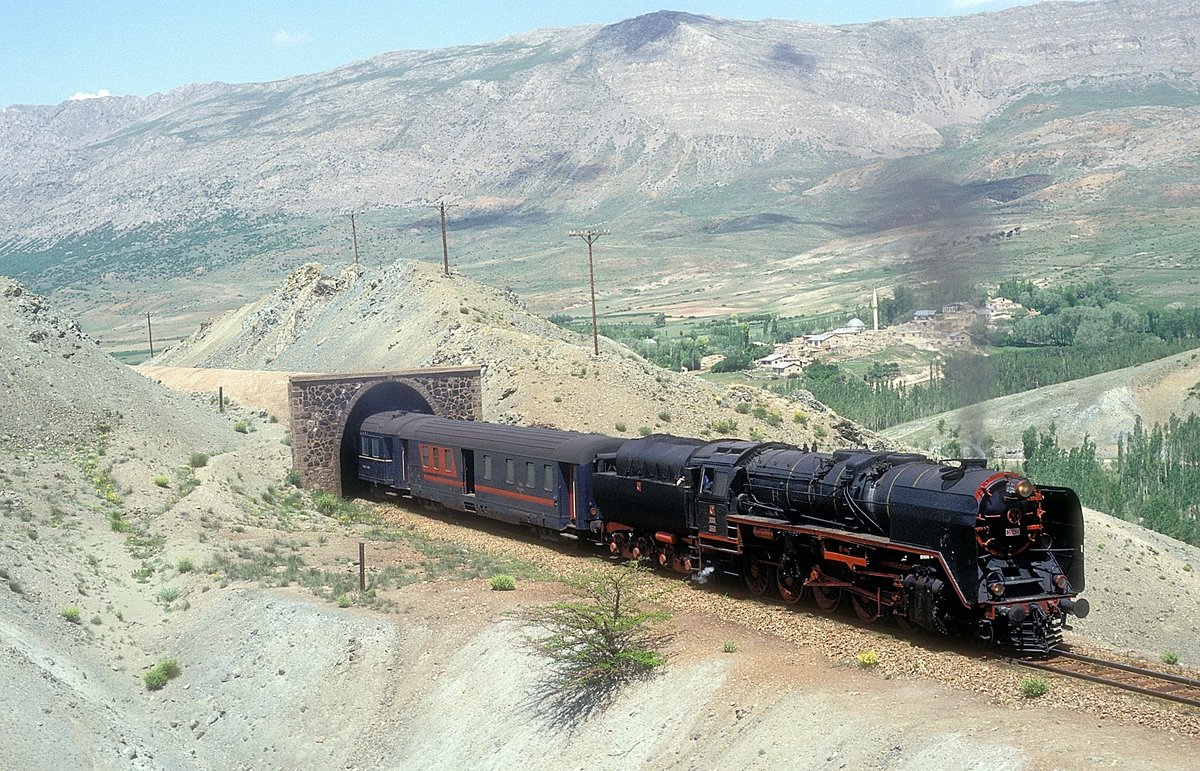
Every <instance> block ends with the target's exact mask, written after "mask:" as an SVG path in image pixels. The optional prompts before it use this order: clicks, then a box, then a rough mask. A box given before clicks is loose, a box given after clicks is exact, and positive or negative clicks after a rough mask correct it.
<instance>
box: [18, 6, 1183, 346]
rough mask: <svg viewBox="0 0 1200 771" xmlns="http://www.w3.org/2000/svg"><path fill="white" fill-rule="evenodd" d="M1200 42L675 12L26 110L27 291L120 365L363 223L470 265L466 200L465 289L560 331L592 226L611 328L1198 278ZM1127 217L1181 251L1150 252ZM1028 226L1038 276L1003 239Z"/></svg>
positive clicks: (413, 248)
mask: <svg viewBox="0 0 1200 771" xmlns="http://www.w3.org/2000/svg"><path fill="white" fill-rule="evenodd" d="M1198 30H1200V10H1198V9H1197V7H1196V6H1195V4H1193V3H1191V2H1187V1H1186V0H1148V1H1143V0H1138V1H1137V2H1133V1H1132V0H1106V1H1104V2H1094V3H1045V4H1040V5H1036V6H1030V7H1021V8H1015V9H1012V10H1009V11H1005V12H1003V13H994V14H977V15H972V16H967V17H957V18H952V19H907V20H895V21H885V22H878V23H872V24H862V25H850V26H840V27H828V26H821V25H816V24H808V23H802V22H785V21H763V22H746V21H737V20H727V19H716V18H710V17H705V16H696V15H691V14H685V13H677V12H668V11H664V12H660V13H655V14H650V15H647V16H641V17H638V18H634V19H630V20H627V21H624V22H620V23H617V24H613V25H609V26H604V27H596V26H591V27H578V28H572V29H563V30H540V31H535V32H530V33H528V34H524V35H518V36H515V37H511V38H507V39H504V40H500V41H497V42H494V43H489V44H484V45H476V46H464V47H458V48H450V49H442V50H434V51H419V52H418V51H401V52H395V53H389V54H384V55H381V56H378V57H374V58H372V59H369V60H366V61H363V62H358V63H355V64H351V65H348V66H345V67H340V68H337V69H335V70H331V71H329V72H324V73H318V74H314V75H304V76H299V77H294V78H289V79H285V80H280V81H276V82H272V83H262V84H245V85H226V84H220V83H215V84H208V85H194V86H187V87H184V88H181V89H177V90H175V91H172V92H170V93H167V94H162V95H155V96H152V97H150V98H147V99H137V98H132V97H121V98H106V99H93V100H87V101H79V102H65V103H63V104H60V105H57V106H32V107H30V106H13V107H9V108H7V109H5V110H3V111H2V112H0V272H3V273H6V274H9V275H13V276H16V277H18V278H20V279H21V280H23V281H24V282H26V283H27V284H29V285H31V286H33V287H34V288H36V289H38V290H40V291H58V292H60V293H62V297H61V300H62V302H64V303H66V304H67V305H68V307H72V308H73V309H75V310H77V311H78V312H80V313H82V314H83V317H84V319H85V322H86V323H89V324H91V325H94V326H96V327H97V328H100V329H103V330H104V331H105V332H109V331H112V332H113V333H114V336H115V337H117V338H121V337H125V338H132V337H133V336H134V334H133V333H132V332H127V331H122V330H121V329H120V327H121V326H122V324H123V323H124V322H123V321H122V320H121V319H119V318H117V317H115V316H113V315H112V314H111V313H110V311H109V310H107V309H105V308H103V307H101V306H102V305H103V304H104V303H106V302H111V300H112V298H113V297H117V298H120V299H121V301H122V302H124V301H126V300H128V301H129V302H130V303H131V304H133V305H137V306H138V307H145V308H147V309H154V310H161V311H162V312H163V315H165V316H169V317H170V319H171V321H166V320H164V323H168V324H169V323H174V324H176V326H174V327H172V328H171V329H170V331H171V332H172V333H174V334H182V330H183V329H184V328H185V327H187V326H190V325H193V324H194V323H195V322H197V321H198V320H199V319H200V318H203V317H204V316H205V315H207V314H208V313H210V312H212V311H213V310H221V309H227V308H231V307H236V306H237V305H240V304H241V303H242V302H244V301H245V299H246V298H247V296H250V297H252V296H254V295H256V294H258V293H259V292H261V291H265V290H266V289H267V288H268V287H270V286H272V285H275V284H277V283H278V281H279V280H280V278H281V277H282V275H284V274H285V273H286V271H288V270H290V269H292V268H294V267H295V266H296V265H298V264H301V263H302V262H304V261H307V260H310V259H321V260H322V261H328V258H329V257H330V256H331V254H332V255H336V257H337V258H338V259H340V260H342V261H349V260H350V259H351V255H352V247H351V243H350V241H351V233H350V223H349V221H348V216H347V215H348V214H349V213H350V212H351V211H356V212H360V213H361V214H360V216H359V217H358V223H357V225H358V228H359V230H358V232H357V234H356V235H357V238H358V241H359V243H360V246H361V247H362V252H363V254H362V259H364V260H368V261H374V262H375V263H376V264H379V263H384V264H387V263H390V262H391V260H393V259H395V257H397V256H404V257H420V258H424V259H437V258H439V257H440V251H441V249H440V246H441V244H440V243H439V242H438V236H437V231H436V215H435V214H434V213H433V212H432V210H430V209H427V208H421V207H420V206H419V205H418V204H420V203H421V202H422V201H426V200H429V199H438V198H442V197H446V198H448V199H450V200H452V201H453V202H455V203H457V204H458V206H457V207H455V208H452V209H451V210H450V230H451V238H452V247H453V254H454V260H455V265H456V267H458V268H460V269H461V270H464V271H467V272H469V273H470V274H471V275H473V276H475V277H477V278H481V279H484V280H487V281H489V282H490V283H493V284H498V285H509V286H511V287H513V288H514V289H515V290H517V291H518V292H519V293H520V294H522V295H524V296H527V297H529V298H530V300H531V302H532V303H533V305H534V307H535V308H536V309H537V310H541V311H552V310H557V309H562V308H571V307H574V306H576V305H577V304H578V303H579V302H580V301H581V300H582V298H583V297H584V291H583V286H584V285H583V283H582V281H581V280H580V276H579V268H578V265H579V260H580V251H581V250H580V248H579V245H578V243H577V242H575V243H572V242H571V240H570V239H568V238H567V236H566V231H567V230H568V229H570V228H573V227H578V226H580V225H585V224H591V223H603V224H605V225H606V226H607V227H609V228H610V229H611V230H612V231H613V234H612V237H611V238H609V239H608V240H606V241H602V242H601V254H602V255H603V259H604V260H605V261H606V262H605V264H604V265H603V267H602V269H601V271H600V277H601V278H602V279H605V280H604V281H603V282H602V284H603V285H602V286H601V288H600V300H601V303H602V305H603V307H604V309H605V310H606V312H607V313H609V314H618V313H622V312H638V311H645V310H647V309H650V308H653V309H663V310H666V311H667V312H668V313H673V314H674V313H677V314H679V315H689V314H691V313H698V314H710V313H721V312H729V311H730V310H739V309H748V308H756V309H761V308H764V307H765V308H768V309H773V310H779V311H783V312H796V311H802V310H806V309H812V308H814V307H817V306H819V305H823V304H827V303H829V302H836V303H843V304H845V303H852V302H855V301H860V300H861V298H860V297H859V296H858V295H860V294H861V292H862V291H863V290H864V288H865V287H866V286H869V284H870V283H881V280H882V283H887V282H891V281H896V280H915V281H917V282H925V281H931V280H934V279H933V278H931V277H930V276H928V275H926V273H927V268H926V265H925V261H926V260H927V259H928V258H930V257H932V256H936V257H937V258H938V259H939V261H942V262H944V261H945V258H946V257H958V258H962V260H964V261H966V262H969V261H970V260H981V261H983V262H985V263H986V264H988V265H989V266H996V265H1009V263H1010V262H1012V261H1014V260H1017V258H1018V257H1020V256H1021V255H1023V254H1025V253H1027V252H1033V253H1036V254H1040V255H1043V257H1044V259H1043V262H1044V261H1046V260H1050V261H1053V258H1057V257H1059V256H1060V255H1062V254H1063V253H1064V251H1067V252H1070V253H1071V254H1072V259H1075V258H1076V257H1079V258H1080V259H1082V260H1083V261H1088V260H1090V261H1092V262H1094V258H1095V257H1096V256H1097V255H1099V256H1101V257H1104V258H1105V259H1108V260H1110V261H1113V264H1114V265H1115V266H1116V267H1118V268H1122V269H1123V268H1125V267H1127V265H1126V262H1123V260H1126V259H1127V258H1128V257H1129V255H1128V254H1125V253H1124V252H1126V251H1129V252H1131V253H1132V252H1141V251H1146V252H1147V255H1142V257H1141V258H1139V262H1142V263H1145V262H1147V261H1149V262H1151V263H1154V262H1155V261H1159V260H1162V261H1165V262H1167V263H1169V262H1170V261H1172V260H1175V259H1176V258H1177V255H1178V250H1179V249H1180V248H1181V243H1182V240H1183V239H1184V238H1185V236H1184V235H1183V234H1184V233H1185V229H1184V228H1183V226H1182V225H1181V224H1180V222H1181V221H1183V220H1186V217H1187V216H1190V215H1191V214H1193V213H1194V212H1195V208H1196V206H1197V202H1198V201H1200V187H1197V186H1196V185H1195V183H1194V182H1193V181H1192V179H1193V178H1194V171H1195V165H1196V161H1197V153H1198V149H1197V148H1198V146H1200V145H1198V143H1197V141H1196V140H1197V134H1198V132H1200V128H1198V127H1200V94H1198V88H1197V83H1196V80H1195V74H1196V62H1197V61H1200V52H1198V51H1197V32H1198ZM1164 210H1165V211H1164ZM1114 211H1119V212H1121V213H1122V215H1123V216H1122V220H1123V225H1124V224H1132V225H1133V226H1135V228H1136V231H1135V232H1136V233H1137V234H1138V235H1145V234H1147V233H1151V232H1152V233H1154V234H1156V235H1157V236H1158V243H1156V244H1150V245H1148V244H1144V243H1138V244H1132V245H1131V244H1129V243H1128V240H1129V233H1128V231H1125V230H1121V229H1118V227H1117V225H1116V224H1115V223H1113V222H1112V215H1113V213H1114ZM1125 215H1128V216H1125ZM1162 220H1166V221H1167V224H1166V226H1165V227H1164V226H1162V224H1161V222H1160V221H1162ZM1064 222H1072V223H1079V227H1077V228H1075V230H1078V231H1079V232H1074V231H1072V232H1066V231H1069V230H1071V228H1066V229H1064V225H1063V223H1064ZM1016 225H1021V226H1022V227H1020V228H1018V229H1017V231H1016V232H1020V233H1022V234H1024V235H1023V236H1022V238H1021V239H1018V241H1020V244H1018V247H1019V250H1017V247H1014V246H1013V245H1012V244H1010V243H1007V242H1005V241H1004V239H997V238H994V237H993V236H995V234H996V233H1007V232H1010V231H1013V229H1014V227H1015V226H1016ZM1072 237H1077V238H1072ZM1135 240H1136V239H1135ZM981 244H983V245H984V247H986V248H984V247H981V246H980V245H981ZM1126 247H1128V249H1127V248H1126ZM1015 250H1016V251H1015ZM1079 253H1082V254H1079ZM1089 264H1090V263H1089ZM1020 267H1021V269H1022V270H1031V271H1033V272H1035V273H1037V274H1049V273H1054V272H1056V270H1057V269H1056V268H1054V267H1053V266H1046V265H1041V264H1035V265H1032V266H1029V265H1026V264H1024V263H1022V264H1021V266H1020ZM835 273H836V280H829V278H830V276H833V275H834V274H835ZM798 276H799V277H804V278H805V279H807V281H806V285H805V286H804V287H803V290H802V291H801V290H799V289H798V288H797V287H796V282H797V277H798ZM814 276H815V280H813V278H814ZM663 280H668V281H674V282H676V283H675V285H674V286H671V287H670V288H669V291H662V290H661V286H658V287H656V286H655V285H656V284H657V283H658V282H660V281H663ZM748 280H753V281H755V284H754V286H753V291H752V292H749V293H747V292H746V285H747V281H748ZM680 281H683V282H684V283H682V284H680V283H679V282H680ZM191 282H198V283H200V284H203V285H205V286H206V287H210V288H211V287H216V288H217V290H216V291H212V290H210V291H209V292H207V293H206V292H200V293H193V292H190V291H188V288H189V286H190V285H191ZM234 288H239V289H241V290H243V291H244V294H243V295H242V296H241V297H239V298H227V297H224V296H223V295H225V294H226V293H228V292H231V291H233V289H234ZM97 289H100V290H102V294H100V295H97V293H96V290H97ZM73 290H79V291H73ZM681 293H687V294H689V295H695V296H694V297H689V298H687V301H686V302H684V301H681V300H680V299H679V296H680V294H681ZM209 295H211V296H209Z"/></svg>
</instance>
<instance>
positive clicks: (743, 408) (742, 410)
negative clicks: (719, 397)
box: [733, 402, 750, 415]
mask: <svg viewBox="0 0 1200 771" xmlns="http://www.w3.org/2000/svg"><path fill="white" fill-rule="evenodd" d="M733 411H734V412H736V413H738V414H739V415H749V414H750V405H749V404H746V403H745V402H738V404H737V406H736V407H734V408H733Z"/></svg>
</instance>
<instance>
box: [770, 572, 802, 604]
mask: <svg viewBox="0 0 1200 771" xmlns="http://www.w3.org/2000/svg"><path fill="white" fill-rule="evenodd" d="M775 587H776V588H777V589H778V590H779V596H780V597H782V598H783V601H784V602H786V603H787V604H788V605H795V604H796V603H797V602H800V599H801V598H802V597H804V582H803V581H801V580H800V579H799V578H798V577H795V576H788V575H784V573H783V571H781V570H780V571H776V572H775Z"/></svg>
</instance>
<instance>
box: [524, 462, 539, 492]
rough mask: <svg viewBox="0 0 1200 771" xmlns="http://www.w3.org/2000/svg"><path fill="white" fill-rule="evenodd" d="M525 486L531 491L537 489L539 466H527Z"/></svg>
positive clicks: (530, 464)
mask: <svg viewBox="0 0 1200 771" xmlns="http://www.w3.org/2000/svg"><path fill="white" fill-rule="evenodd" d="M525 486H526V487H528V488H529V489H530V490H533V489H535V488H536V487H537V466H535V465H533V464H532V463H526V464H525Z"/></svg>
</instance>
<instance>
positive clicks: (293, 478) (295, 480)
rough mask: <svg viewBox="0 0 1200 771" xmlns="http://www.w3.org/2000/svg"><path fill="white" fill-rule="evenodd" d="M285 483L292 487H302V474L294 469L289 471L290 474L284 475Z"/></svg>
mask: <svg viewBox="0 0 1200 771" xmlns="http://www.w3.org/2000/svg"><path fill="white" fill-rule="evenodd" d="M283 483H284V484H285V485H291V486H292V487H299V486H300V472H299V471H297V470H296V469H294V468H290V469H288V472H287V473H286V474H284V475H283Z"/></svg>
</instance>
